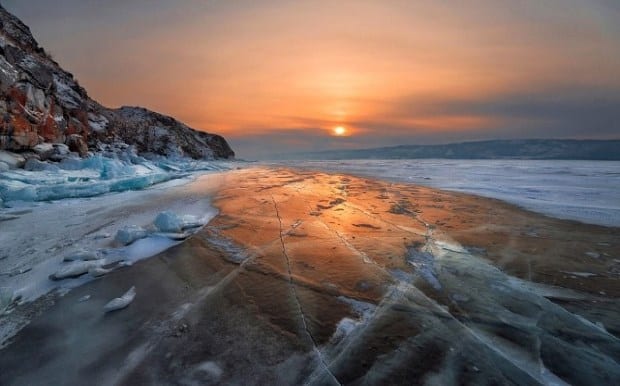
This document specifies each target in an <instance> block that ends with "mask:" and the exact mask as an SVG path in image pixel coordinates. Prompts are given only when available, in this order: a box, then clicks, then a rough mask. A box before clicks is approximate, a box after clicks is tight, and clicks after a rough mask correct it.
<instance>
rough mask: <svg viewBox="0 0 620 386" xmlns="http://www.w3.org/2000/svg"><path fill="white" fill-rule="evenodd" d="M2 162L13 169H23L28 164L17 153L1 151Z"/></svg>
mask: <svg viewBox="0 0 620 386" xmlns="http://www.w3.org/2000/svg"><path fill="white" fill-rule="evenodd" d="M0 162H4V163H5V164H7V165H8V166H9V168H11V169H15V168H21V167H22V166H24V164H25V163H26V159H25V158H24V157H23V156H21V155H19V154H15V153H11V152H8V151H4V150H0Z"/></svg>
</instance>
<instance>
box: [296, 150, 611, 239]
mask: <svg viewBox="0 0 620 386" xmlns="http://www.w3.org/2000/svg"><path fill="white" fill-rule="evenodd" d="M285 163H286V164H287V165H289V166H297V167H302V168H307V169H313V170H327V171H333V172H344V173H350V174H355V175H361V176H369V177H373V178H380V179H384V180H390V181H396V182H405V183H413V184H418V185H426V186H430V187H434V188H440V189H446V190H452V191H459V192H466V193H473V194H477V195H480V196H485V197H490V198H496V199H500V200H503V201H506V202H509V203H512V204H516V205H519V206H521V207H523V208H526V209H529V210H532V211H535V212H538V213H542V214H545V215H548V216H552V217H557V218H561V219H569V220H577V221H581V222H585V223H589V224H598V225H604V226H615V227H617V226H620V161H568V160H444V159H412V160H350V161H286V162H285Z"/></svg>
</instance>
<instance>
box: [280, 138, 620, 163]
mask: <svg viewBox="0 0 620 386" xmlns="http://www.w3.org/2000/svg"><path fill="white" fill-rule="evenodd" d="M282 158H288V159H311V160H312V159H315V160H319V159H320V160H325V159H332V160H340V159H415V158H446V159H567V160H568V159H574V160H608V161H611V160H620V139H614V140H576V139H517V140H490V141H475V142H459V143H449V144H443V145H400V146H390V147H378V148H371V149H358V150H328V151H321V152H310V153H299V154H288V155H285V156H282Z"/></svg>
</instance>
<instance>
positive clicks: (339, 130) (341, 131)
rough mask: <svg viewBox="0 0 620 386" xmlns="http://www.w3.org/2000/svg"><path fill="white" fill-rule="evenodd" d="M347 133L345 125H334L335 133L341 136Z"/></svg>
mask: <svg viewBox="0 0 620 386" xmlns="http://www.w3.org/2000/svg"><path fill="white" fill-rule="evenodd" d="M346 133H347V129H345V128H344V126H337V127H334V135H337V136H339V137H341V136H343V135H345V134H346Z"/></svg>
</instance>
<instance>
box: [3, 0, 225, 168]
mask: <svg viewBox="0 0 620 386" xmlns="http://www.w3.org/2000/svg"><path fill="white" fill-rule="evenodd" d="M0 119H1V122H0V151H1V150H8V151H11V152H26V153H31V154H32V155H35V154H36V155H37V156H38V155H39V154H40V153H41V150H42V149H47V148H48V147H46V146H41V145H42V144H43V145H44V144H65V145H67V146H68V148H69V150H70V151H71V152H75V153H78V154H79V155H81V156H86V155H87V154H88V152H89V151H97V150H98V149H101V148H102V147H103V146H105V145H106V144H120V145H134V146H135V147H136V149H137V151H138V152H139V153H152V154H159V155H163V156H187V157H192V158H195V159H217V158H232V157H234V152H233V151H232V150H231V148H230V147H229V145H228V144H227V143H226V140H225V139H224V138H223V137H221V136H219V135H213V134H209V133H205V132H200V131H197V130H193V129H191V128H190V127H188V126H186V125H184V124H183V123H181V122H179V121H177V120H175V119H174V118H171V117H168V116H164V115H161V114H158V113H155V112H152V111H149V110H147V109H144V108H138V107H122V108H120V109H110V108H107V107H105V106H102V105H100V104H99V103H97V102H96V101H94V100H93V99H91V98H90V97H89V96H88V94H87V92H86V90H84V88H82V87H81V86H80V85H79V84H78V82H77V81H76V80H75V79H74V77H73V75H72V74H70V73H68V72H67V71H64V70H63V69H62V68H61V67H60V66H59V65H58V63H56V62H55V61H54V59H52V57H51V56H50V55H49V54H48V53H46V52H45V50H44V49H43V48H42V47H40V46H39V44H38V43H37V41H36V40H35V39H34V37H33V36H32V34H31V32H30V29H29V28H28V27H27V26H26V25H25V24H24V23H22V22H21V21H20V20H19V19H17V18H16V17H15V16H13V15H12V14H10V13H9V12H7V11H6V10H5V9H4V8H3V7H2V6H1V5H0Z"/></svg>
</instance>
